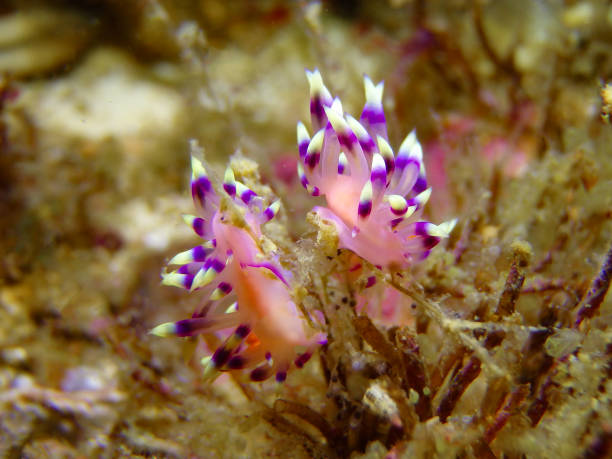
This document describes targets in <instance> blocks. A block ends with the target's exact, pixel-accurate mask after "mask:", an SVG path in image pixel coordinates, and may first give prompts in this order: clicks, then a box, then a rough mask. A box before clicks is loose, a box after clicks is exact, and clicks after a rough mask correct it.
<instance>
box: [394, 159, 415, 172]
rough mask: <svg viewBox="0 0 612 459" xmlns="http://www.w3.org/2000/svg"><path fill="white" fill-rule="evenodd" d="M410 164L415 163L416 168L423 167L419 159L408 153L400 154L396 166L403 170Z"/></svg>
mask: <svg viewBox="0 0 612 459" xmlns="http://www.w3.org/2000/svg"><path fill="white" fill-rule="evenodd" d="M409 164H413V165H414V166H415V167H416V170H419V168H420V167H421V163H420V162H419V160H418V159H416V158H412V157H410V156H407V155H399V156H398V157H397V160H396V161H395V167H396V168H397V170H399V171H403V170H404V169H405V168H406V167H407V166H408V165H409Z"/></svg>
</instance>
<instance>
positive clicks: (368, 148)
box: [359, 136, 376, 155]
mask: <svg viewBox="0 0 612 459" xmlns="http://www.w3.org/2000/svg"><path fill="white" fill-rule="evenodd" d="M359 145H361V148H362V150H363V151H364V153H366V154H368V155H371V154H373V153H374V152H375V151H376V144H375V143H374V141H373V140H372V137H369V136H368V137H367V139H365V140H363V139H362V140H359Z"/></svg>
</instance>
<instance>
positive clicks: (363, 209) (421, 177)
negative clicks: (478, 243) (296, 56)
mask: <svg viewBox="0 0 612 459" xmlns="http://www.w3.org/2000/svg"><path fill="white" fill-rule="evenodd" d="M306 76H307V77H308V82H309V84H310V114H311V124H312V127H313V129H314V131H315V132H314V135H313V136H312V137H310V135H309V133H308V130H307V129H306V126H305V125H304V124H303V123H301V122H300V123H298V125H297V139H298V149H299V154H300V160H299V162H298V174H299V177H300V182H301V183H302V186H304V188H306V190H307V191H308V192H309V193H310V194H312V195H313V196H320V195H321V196H325V199H326V201H327V207H315V208H314V211H315V212H316V213H317V214H318V215H319V216H320V217H321V218H322V219H324V220H327V221H329V222H331V223H333V224H334V226H335V227H336V230H337V232H338V238H339V246H340V247H341V248H347V249H350V250H351V251H353V252H354V253H356V254H357V255H359V256H360V257H362V258H363V259H365V260H367V261H369V262H370V263H372V264H373V265H375V266H380V267H397V268H402V267H406V266H408V265H410V264H411V263H412V262H414V261H415V260H419V259H422V258H424V257H426V256H427V255H428V254H429V251H430V250H431V249H432V248H433V247H434V246H435V245H437V244H438V243H439V242H440V240H441V239H442V238H445V237H447V236H448V234H449V233H450V231H451V230H452V229H453V227H454V225H455V220H452V221H449V222H445V223H442V224H440V225H434V224H432V223H429V222H427V221H422V220H421V218H420V217H421V214H422V210H423V206H424V205H425V203H426V202H427V200H428V199H429V196H430V194H431V188H428V186H427V179H426V176H425V166H424V164H423V150H422V147H421V144H420V143H419V141H418V140H417V137H416V132H415V131H414V130H413V131H412V132H411V133H410V134H408V136H407V137H406V138H405V140H404V141H403V142H402V144H401V145H400V147H399V150H398V152H397V155H396V154H395V153H394V152H393V149H392V148H391V145H389V141H388V137H387V124H386V119H385V112H384V110H383V105H382V94H383V83H382V82H380V83H378V84H376V85H375V84H374V83H373V82H372V80H370V78H369V77H367V76H366V77H364V86H365V96H366V102H365V105H364V107H363V111H362V112H361V117H360V118H359V120H357V119H355V118H353V117H352V116H351V115H349V114H347V113H345V112H344V111H343V109H342V103H341V102H340V100H339V99H338V98H335V99H334V98H332V95H331V93H330V92H329V90H328V89H327V88H326V87H325V85H324V84H323V79H322V78H321V74H320V73H319V71H318V70H314V71H312V72H311V71H306Z"/></svg>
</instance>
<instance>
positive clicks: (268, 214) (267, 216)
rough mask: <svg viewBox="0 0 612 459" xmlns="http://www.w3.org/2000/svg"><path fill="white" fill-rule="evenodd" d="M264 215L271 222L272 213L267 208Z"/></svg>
mask: <svg viewBox="0 0 612 459" xmlns="http://www.w3.org/2000/svg"><path fill="white" fill-rule="evenodd" d="M264 215H265V216H266V219H267V220H268V221H269V220H272V219H273V218H274V211H273V210H272V209H270V208H269V207H266V210H264Z"/></svg>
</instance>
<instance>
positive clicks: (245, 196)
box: [240, 189, 257, 204]
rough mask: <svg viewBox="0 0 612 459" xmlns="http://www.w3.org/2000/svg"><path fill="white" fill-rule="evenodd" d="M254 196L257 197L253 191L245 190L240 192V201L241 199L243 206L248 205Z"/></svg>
mask: <svg viewBox="0 0 612 459" xmlns="http://www.w3.org/2000/svg"><path fill="white" fill-rule="evenodd" d="M255 196H257V194H256V193H255V192H254V191H253V190H249V189H247V190H244V191H243V192H242V194H241V195H240V199H242V201H243V202H244V203H245V204H248V203H249V202H251V199H253V198H254V197H255Z"/></svg>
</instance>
